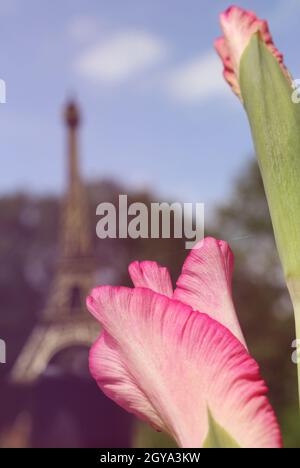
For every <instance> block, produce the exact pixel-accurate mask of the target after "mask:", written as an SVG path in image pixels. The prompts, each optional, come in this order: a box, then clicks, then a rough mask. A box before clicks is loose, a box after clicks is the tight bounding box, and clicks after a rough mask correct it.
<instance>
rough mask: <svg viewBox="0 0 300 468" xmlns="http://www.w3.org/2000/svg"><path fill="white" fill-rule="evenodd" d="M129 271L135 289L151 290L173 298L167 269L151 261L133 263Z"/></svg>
mask: <svg viewBox="0 0 300 468" xmlns="http://www.w3.org/2000/svg"><path fill="white" fill-rule="evenodd" d="M128 271H129V275H130V277H131V279H132V282H133V284H134V286H135V287H137V288H138V287H140V288H149V289H152V291H155V292H158V293H160V294H165V296H168V297H172V295H173V287H172V281H171V277H170V273H169V271H168V269H167V268H166V267H162V266H161V265H159V264H158V263H156V262H150V261H145V262H132V263H131V264H130V265H129V267H128Z"/></svg>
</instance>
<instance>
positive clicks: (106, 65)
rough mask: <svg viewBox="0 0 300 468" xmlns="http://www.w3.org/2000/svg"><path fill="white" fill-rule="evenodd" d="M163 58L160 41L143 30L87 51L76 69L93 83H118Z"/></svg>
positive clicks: (125, 34)
mask: <svg viewBox="0 0 300 468" xmlns="http://www.w3.org/2000/svg"><path fill="white" fill-rule="evenodd" d="M166 55H167V46H166V44H165V43H164V42H163V41H162V40H160V39H158V38H157V37H154V36H152V35H150V34H148V33H146V32H143V31H127V32H123V33H119V34H117V35H115V36H113V37H112V38H110V39H108V40H106V41H100V42H99V43H97V44H95V45H93V46H92V47H90V48H89V49H87V50H86V51H85V52H83V54H82V55H81V56H80V57H79V58H78V60H77V61H76V63H75V69H76V71H77V72H78V73H79V74H81V75H82V76H83V77H85V78H88V79H90V80H92V81H94V82H102V83H105V84H119V83H121V82H123V81H126V80H128V79H129V78H132V77H133V76H135V75H136V74H138V73H140V72H142V71H143V70H146V69H147V68H150V67H151V66H154V65H156V64H157V63H159V62H161V61H162V60H163V59H164V58H165V57H166Z"/></svg>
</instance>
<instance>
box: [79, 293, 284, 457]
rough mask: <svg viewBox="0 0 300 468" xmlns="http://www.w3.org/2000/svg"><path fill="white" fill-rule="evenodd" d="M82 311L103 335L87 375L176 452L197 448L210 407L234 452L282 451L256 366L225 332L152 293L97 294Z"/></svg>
mask: <svg viewBox="0 0 300 468" xmlns="http://www.w3.org/2000/svg"><path fill="white" fill-rule="evenodd" d="M87 305H88V308H89V310H90V312H91V313H92V314H93V315H94V316H95V317H96V318H97V319H98V320H99V321H100V323H101V324H102V326H103V328H104V335H102V337H101V338H100V339H99V340H98V341H97V342H96V344H95V345H94V347H93V348H92V350H91V354H90V369H91V372H92V374H93V376H94V378H95V379H96V381H97V383H98V385H99V386H100V388H101V389H102V390H103V391H104V392H105V393H106V395H108V396H109V397H110V398H112V399H113V400H114V401H115V402H117V403H119V404H120V405H121V406H122V407H123V408H125V409H127V410H128V411H130V412H132V413H134V414H136V415H138V416H140V417H142V418H143V419H145V420H148V421H149V422H150V423H151V424H152V425H153V426H155V427H156V428H158V429H162V430H165V431H167V432H169V433H170V434H171V435H172V436H173V437H174V438H175V440H176V441H177V443H178V444H179V445H180V446H181V447H201V446H202V444H203V441H204V440H205V437H206V435H207V432H208V416H207V415H208V408H209V409H210V411H211V413H212V415H213V417H214V419H215V420H216V421H217V423H218V424H220V425H221V426H222V427H223V428H224V429H225V430H226V431H227V432H228V434H230V435H231V437H233V438H234V439H235V440H236V441H237V443H238V444H239V446H241V447H249V448H254V447H257V448H260V447H261V448H269V447H270V448H271V447H280V446H281V438H280V432H279V428H278V425H277V422H276V418H275V416H274V414H273V411H272V409H271V407H270V405H269V403H268V400H267V398H266V396H265V394H266V391H267V389H266V386H265V384H264V382H263V381H262V380H261V378H260V375H259V369H258V366H257V364H256V363H255V361H254V360H253V359H252V358H251V357H250V356H249V354H248V353H247V351H246V350H245V348H244V346H242V345H241V343H240V342H239V341H238V340H237V339H236V338H235V337H234V336H233V335H232V334H231V333H230V332H229V330H227V329H226V328H225V327H223V326H222V325H220V324H219V323H217V322H216V321H215V320H213V319H212V318H210V317H209V316H207V315H205V314H202V313H199V312H196V311H193V310H192V309H191V308H190V307H189V306H186V305H184V304H182V303H181V302H178V301H175V300H173V299H169V298H168V297H166V296H164V295H160V294H157V293H154V292H153V291H151V290H150V289H143V288H135V289H128V288H122V287H118V288H116V287H109V286H103V287H99V288H95V289H94V290H93V291H92V294H91V296H90V297H89V298H88V301H87Z"/></svg>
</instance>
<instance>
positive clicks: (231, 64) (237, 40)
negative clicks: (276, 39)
mask: <svg viewBox="0 0 300 468" xmlns="http://www.w3.org/2000/svg"><path fill="white" fill-rule="evenodd" d="M220 23H221V28H222V31H223V34H224V35H223V36H222V37H220V38H218V39H217V40H216V41H215V48H216V50H217V52H218V54H219V56H220V58H221V59H222V61H223V65H224V72H223V73H224V78H225V79H226V81H227V82H228V83H229V84H230V86H231V87H232V89H233V91H234V92H235V93H236V94H237V96H238V97H239V98H240V99H241V100H242V96H241V90H240V85H239V67H240V60H241V57H242V55H243V52H244V50H245V49H246V47H247V45H248V44H249V41H250V39H251V37H252V36H253V34H255V33H259V34H260V37H261V39H262V40H263V41H264V42H265V44H266V46H267V47H268V49H269V50H270V52H271V53H272V54H273V55H274V56H275V57H276V59H277V60H278V63H279V65H280V67H281V69H282V71H283V72H284V74H285V75H286V76H287V78H288V79H289V80H290V75H289V72H288V70H287V69H286V67H285V65H284V63H283V55H282V54H281V53H280V52H279V51H278V49H277V48H276V47H275V45H274V43H273V39H272V36H271V34H270V31H269V27H268V23H267V22H266V21H264V20H261V19H259V18H257V16H256V14H255V13H253V12H252V11H247V10H244V9H242V8H240V7H238V6H231V7H229V8H228V9H227V10H226V11H225V12H224V13H222V14H221V15H220Z"/></svg>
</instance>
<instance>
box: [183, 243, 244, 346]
mask: <svg viewBox="0 0 300 468" xmlns="http://www.w3.org/2000/svg"><path fill="white" fill-rule="evenodd" d="M233 264H234V257H233V253H232V251H231V249H230V247H229V245H228V244H227V242H225V241H219V240H216V239H213V238H212V237H206V238H205V239H203V241H201V242H200V243H199V244H197V245H196V246H195V247H194V249H192V250H191V253H190V254H189V256H188V257H187V259H186V260H185V262H184V264H183V267H182V272H181V275H180V276H179V278H178V280H177V283H176V285H177V288H176V289H175V292H174V299H177V300H179V301H182V302H184V303H185V304H188V305H189V306H191V307H192V308H193V309H194V310H199V311H201V312H205V313H206V314H208V315H210V316H211V317H212V318H213V319H215V320H217V321H218V322H220V323H221V324H222V325H224V326H225V327H227V328H229V330H230V331H231V332H232V333H233V334H234V335H235V336H236V337H237V338H238V339H239V340H240V341H241V343H243V345H244V346H246V342H245V339H244V336H243V333H242V330H241V328H240V324H239V321H238V318H237V315H236V312H235V308H234V305H233V301H232V293H231V280H232V272H233Z"/></svg>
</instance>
